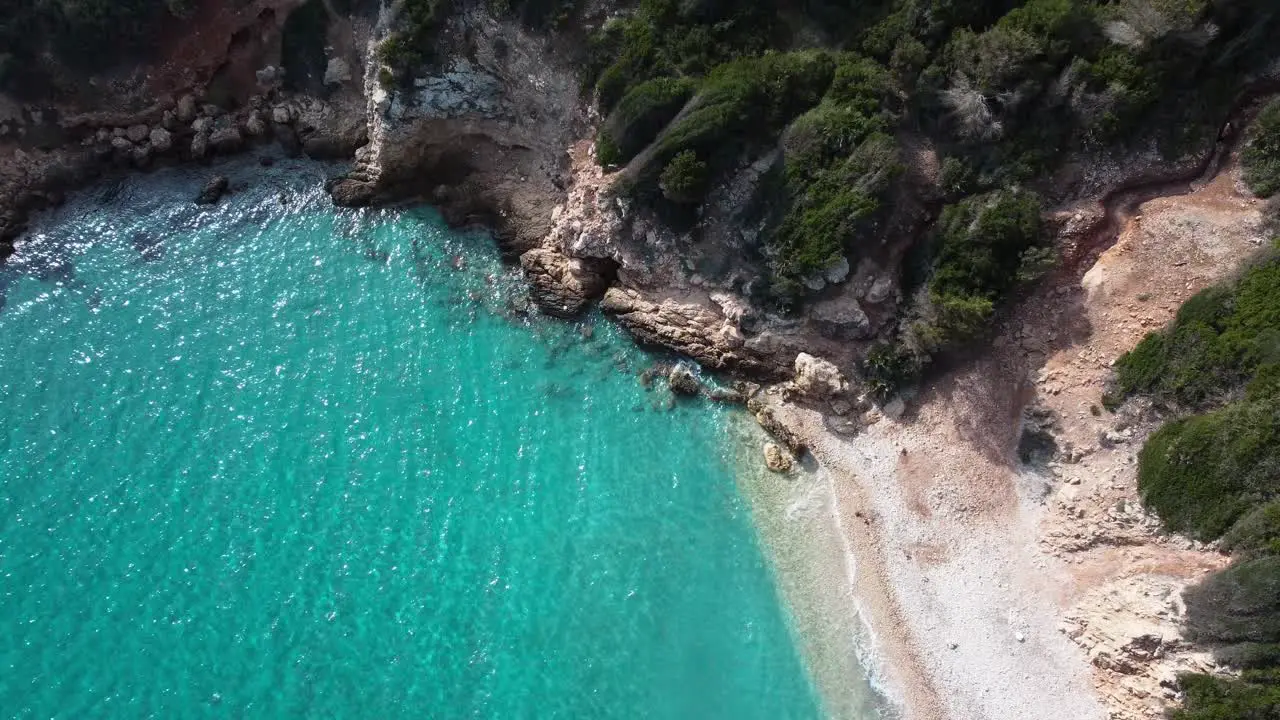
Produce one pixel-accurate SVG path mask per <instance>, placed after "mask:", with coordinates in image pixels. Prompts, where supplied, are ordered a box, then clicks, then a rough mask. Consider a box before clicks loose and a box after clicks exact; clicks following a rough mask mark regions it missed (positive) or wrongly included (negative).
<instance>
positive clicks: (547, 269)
mask: <svg viewBox="0 0 1280 720" xmlns="http://www.w3.org/2000/svg"><path fill="white" fill-rule="evenodd" d="M520 266H521V267H522V268H523V269H524V273H525V277H527V278H528V280H529V284H530V285H531V291H532V294H533V300H534V302H536V303H538V306H539V307H540V308H542V311H543V312H545V313H547V314H548V315H553V316H555V317H560V318H571V317H574V316H576V315H578V314H579V313H581V312H582V311H583V310H585V309H586V308H587V306H588V305H589V304H590V303H591V302H592V301H594V300H596V299H597V298H599V297H600V296H601V295H603V294H604V291H605V289H606V288H607V287H609V282H610V280H611V279H612V278H613V274H614V272H615V269H616V267H615V265H614V263H613V262H612V261H611V260H600V259H595V258H571V257H568V256H566V255H564V254H562V253H560V252H557V251H555V250H551V249H548V248H534V249H532V250H528V251H526V252H525V253H524V254H523V255H521V256H520Z"/></svg>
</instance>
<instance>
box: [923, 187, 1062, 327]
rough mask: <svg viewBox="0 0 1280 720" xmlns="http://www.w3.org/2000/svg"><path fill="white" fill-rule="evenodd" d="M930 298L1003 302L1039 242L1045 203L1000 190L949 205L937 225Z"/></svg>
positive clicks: (1026, 195)
mask: <svg viewBox="0 0 1280 720" xmlns="http://www.w3.org/2000/svg"><path fill="white" fill-rule="evenodd" d="M937 232H938V234H939V240H940V243H939V246H938V257H937V261H936V263H935V265H934V272H933V277H932V279H931V280H930V281H929V292H930V294H932V295H934V296H937V297H948V296H949V297H974V298H981V299H985V300H988V301H991V302H999V301H1000V300H1001V299H1003V298H1004V297H1005V295H1006V294H1007V293H1008V292H1009V290H1011V289H1012V288H1013V287H1014V286H1015V285H1016V284H1017V275H1018V267H1019V266H1020V265H1021V263H1022V258H1023V255H1024V253H1026V251H1027V250H1028V249H1030V248H1031V247H1033V246H1035V245H1037V244H1038V243H1039V242H1040V240H1041V238H1040V199H1039V198H1038V197H1037V196H1036V195H1034V194H1033V193H1029V192H1026V191H1020V190H1001V191H998V192H994V193H989V194H987V195H980V196H976V197H972V198H968V199H966V200H963V201H961V202H959V203H956V204H953V205H948V206H947V207H945V208H944V209H943V211H942V216H941V218H940V219H939V220H938V228H937Z"/></svg>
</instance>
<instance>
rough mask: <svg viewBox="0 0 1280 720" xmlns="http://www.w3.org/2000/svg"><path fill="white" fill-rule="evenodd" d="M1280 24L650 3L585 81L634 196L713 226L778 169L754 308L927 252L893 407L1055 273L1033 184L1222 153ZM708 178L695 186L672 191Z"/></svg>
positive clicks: (1184, 17)
mask: <svg viewBox="0 0 1280 720" xmlns="http://www.w3.org/2000/svg"><path fill="white" fill-rule="evenodd" d="M1277 29H1280V9H1278V8H1277V7H1276V6H1275V4H1274V3H1272V2H1268V1H1267V0H1095V1H1092V2H1084V1H1080V0H974V1H973V2H965V3H959V2H955V1H954V0H881V1H880V2H871V3H851V2H839V1H832V2H816V3H806V4H804V5H800V6H796V5H794V4H789V3H781V2H773V1H770V0H724V1H723V2H717V3H711V2H705V0H703V1H695V2H675V0H641V1H640V3H639V6H638V7H637V8H636V10H635V11H634V12H632V13H630V14H628V15H623V16H621V17H617V18H614V19H611V20H609V21H608V22H607V23H605V24H604V26H603V27H601V28H600V29H599V30H598V31H597V32H596V33H595V34H594V35H593V37H592V38H591V41H590V43H589V50H588V52H587V57H586V60H585V66H586V69H585V71H584V74H585V76H586V81H587V83H588V84H589V86H590V87H591V88H592V89H593V90H594V92H595V96H596V99H597V102H598V105H599V108H600V110H601V111H602V112H603V113H605V115H606V121H605V123H604V125H603V127H602V129H601V133H600V136H599V138H598V150H599V153H598V157H599V159H600V161H601V163H602V164H604V165H606V166H622V165H626V168H625V170H623V173H624V174H623V179H624V181H623V182H621V183H619V185H618V187H619V189H620V190H621V191H623V192H627V193H630V194H632V195H634V196H635V197H637V198H639V199H640V200H641V201H642V202H646V203H652V204H654V205H655V206H656V207H657V208H658V209H659V210H661V209H662V206H663V205H664V204H672V203H673V204H676V205H681V206H684V207H685V208H686V209H687V210H694V211H696V210H697V209H698V208H699V207H700V206H701V205H702V204H703V203H705V202H709V200H708V197H710V198H714V197H715V195H714V194H710V195H708V193H710V191H711V190H712V189H714V188H717V187H720V185H721V184H722V183H724V182H725V181H727V180H728V179H730V178H731V177H733V176H734V174H735V173H738V172H739V171H741V170H742V168H744V167H746V166H747V165H750V164H754V163H756V162H757V161H759V160H761V159H768V158H774V157H776V158H777V161H776V162H774V164H773V168H774V169H773V172H772V173H771V174H770V176H769V178H768V181H767V182H766V183H764V185H763V187H762V188H761V190H760V191H759V192H758V200H759V202H761V204H762V205H763V208H761V210H760V211H759V213H758V219H759V222H760V225H761V228H762V232H761V233H760V235H759V243H758V247H757V251H758V252H759V256H760V260H761V264H762V266H763V267H765V268H767V269H768V273H769V277H768V280H769V282H768V283H767V285H765V286H764V287H765V290H764V292H765V295H764V296H763V297H761V298H758V299H762V300H766V301H772V302H773V303H775V304H776V305H778V306H780V307H781V308H783V309H785V308H788V307H790V308H794V307H798V306H799V305H801V304H803V303H804V302H805V300H806V299H807V296H808V294H809V292H810V291H809V290H808V289H807V288H808V286H810V285H814V286H819V285H821V283H816V285H815V284H814V283H813V282H812V279H813V278H816V277H819V276H820V275H821V274H822V273H823V272H824V271H825V270H827V269H828V268H831V267H833V266H835V265H837V264H839V263H840V262H841V261H842V260H847V261H848V262H849V263H850V264H851V265H854V264H856V263H857V262H858V261H859V260H860V259H861V258H862V257H865V256H869V255H872V254H874V253H876V252H878V251H880V249H881V248H883V247H884V246H885V245H886V244H887V243H891V242H897V243H902V242H906V243H914V244H916V245H917V246H918V247H917V248H916V250H915V251H914V252H913V253H911V254H910V257H911V258H913V259H914V265H915V267H913V268H909V271H910V272H909V273H908V274H909V276H910V277H909V278H908V280H909V281H910V282H909V283H908V285H910V286H911V287H912V288H913V289H916V290H917V292H915V293H914V294H913V300H912V303H911V306H910V307H908V308H906V309H905V311H904V312H903V313H902V320H901V322H900V323H899V326H898V333H897V334H896V335H895V336H894V337H892V338H890V339H889V340H888V341H886V342H885V343H884V344H882V345H880V346H877V347H875V348H874V349H873V351H872V352H871V354H870V355H869V356H868V359H867V364H866V370H867V374H868V375H869V376H870V379H871V381H872V383H873V384H874V385H876V386H877V387H879V388H880V389H881V390H882V391H883V392H884V393H891V392H893V391H894V390H895V389H896V388H898V387H900V386H901V385H902V384H904V383H909V382H910V381H911V380H912V379H913V378H914V377H916V376H917V375H918V374H919V372H920V371H921V369H922V368H923V367H924V366H926V365H927V364H928V363H929V361H930V360H931V358H932V357H933V356H935V355H936V354H938V353H940V352H946V351H947V349H948V348H951V347H954V346H956V345H957V344H959V343H963V342H965V341H966V340H967V339H970V338H972V337H974V336H976V335H978V334H980V333H982V332H983V331H984V330H985V328H986V326H988V325H989V324H990V319H991V318H992V316H993V315H994V314H995V313H996V312H997V311H998V308H999V307H1000V305H1001V303H1002V302H1004V301H1006V300H1007V299H1008V298H1009V297H1010V296H1011V295H1012V294H1013V293H1014V292H1015V291H1016V290H1017V286H1018V284H1019V283H1020V282H1023V281H1026V280H1028V279H1031V278H1034V277H1036V276H1037V275H1039V274H1042V273H1043V272H1044V271H1045V270H1046V269H1048V268H1049V267H1051V266H1052V264H1053V263H1054V260H1055V258H1054V256H1053V254H1052V252H1051V251H1050V250H1049V249H1048V248H1046V247H1044V243H1043V238H1041V236H1040V227H1039V221H1038V214H1039V211H1040V209H1041V202H1042V201H1041V200H1040V199H1039V198H1038V196H1037V195H1036V194H1035V193H1033V192H1031V191H1030V190H1028V189H1026V188H1028V187H1037V183H1039V182H1040V181H1042V179H1043V178H1044V177H1045V176H1046V174H1047V173H1049V172H1051V171H1053V170H1054V169H1055V168H1056V167H1057V165H1058V164H1059V163H1060V161H1061V160H1062V158H1063V157H1064V156H1065V155H1066V153H1067V152H1069V151H1085V152H1089V151H1099V150H1106V149H1111V148H1120V149H1123V147H1125V146H1129V145H1138V144H1141V143H1146V142H1148V141H1149V140H1150V139H1151V138H1153V137H1154V138H1155V139H1156V140H1157V141H1158V142H1159V144H1160V147H1161V148H1163V149H1164V150H1165V151H1166V153H1167V154H1169V155H1179V154H1182V153H1184V152H1186V151H1188V150H1191V149H1196V150H1200V149H1203V148H1205V147H1207V145H1208V143H1210V142H1211V141H1212V139H1213V137H1214V135H1213V133H1214V132H1215V131H1216V129H1217V127H1218V125H1219V124H1220V123H1221V122H1222V120H1223V119H1224V117H1225V113H1226V111H1227V109H1228V106H1229V105H1230V104H1231V100H1232V98H1233V97H1234V96H1235V95H1236V94H1237V93H1238V92H1239V91H1240V89H1241V88H1242V87H1243V84H1244V80H1245V78H1246V77H1247V76H1249V75H1250V74H1251V73H1256V72H1257V71H1258V70H1259V69H1260V68H1263V67H1265V66H1266V65H1267V64H1268V63H1269V62H1271V61H1272V60H1274V59H1275V57H1276V56H1277V55H1280V48H1277V47H1276V46H1275V45H1274V44H1273V43H1271V42H1269V38H1270V37H1273V35H1274V32H1275V31H1276V30H1277ZM912 137H915V138H920V137H923V138H927V140H928V142H929V143H930V144H931V145H932V146H933V147H934V148H936V149H937V150H938V152H939V155H940V160H941V173H940V177H939V178H938V179H937V183H936V184H934V185H932V186H925V185H923V184H921V182H920V181H919V180H918V179H913V176H912V174H911V173H910V172H909V171H910V170H911V168H910V166H909V162H908V160H907V156H906V155H905V154H904V152H903V148H902V143H903V142H904V141H905V140H908V139H910V138H912ZM1264 142H1265V141H1263V140H1261V139H1259V140H1256V141H1255V144H1256V145H1259V146H1261V145H1262V144H1263V143H1264ZM677 157H679V158H680V160H679V161H678V162H676V158H677ZM671 163H676V165H675V166H674V167H669V165H670V164H671ZM691 168H694V169H697V172H696V173H694V175H695V176H696V179H697V180H698V182H696V183H684V184H683V185H682V186H681V188H682V189H681V191H680V192H676V193H671V192H666V191H665V190H664V187H670V186H671V183H665V184H664V183H663V182H662V180H663V178H664V177H666V178H668V179H673V178H675V177H677V176H678V175H680V174H681V173H684V172H686V171H687V170H689V169H691ZM904 197H905V198H911V199H912V200H911V201H913V202H918V203H921V204H923V205H925V206H932V207H934V208H937V209H938V212H937V217H939V218H940V220H939V221H938V222H937V223H936V224H935V225H936V227H934V228H933V229H932V230H928V231H926V232H925V233H923V234H922V235H917V234H915V233H905V234H903V229H904V226H902V225H901V224H899V223H897V222H896V221H895V216H894V212H895V210H896V209H897V208H895V207H894V202H893V201H891V198H899V199H901V198H904ZM710 201H711V202H714V200H710ZM681 216H682V217H686V218H690V217H692V218H696V217H698V216H699V215H698V213H697V212H692V213H690V212H688V211H686V212H685V213H684V214H683V215H681ZM694 227H695V228H696V222H695V224H694ZM904 235H905V236H904Z"/></svg>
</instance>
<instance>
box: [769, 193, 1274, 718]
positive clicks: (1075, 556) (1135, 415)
mask: <svg viewBox="0 0 1280 720" xmlns="http://www.w3.org/2000/svg"><path fill="white" fill-rule="evenodd" d="M1260 237H1261V231H1260V229H1259V213H1258V207H1257V202H1256V201H1255V200H1253V199H1252V198H1249V197H1248V196H1247V194H1245V193H1242V192H1241V191H1240V189H1239V187H1238V183H1237V179H1236V174H1235V173H1234V172H1228V173H1223V174H1222V175H1221V176H1219V178H1218V179H1216V180H1214V181H1213V182H1211V183H1209V184H1208V185H1207V186H1205V187H1202V188H1200V189H1198V190H1197V191H1196V192H1194V193H1193V194H1191V195H1188V196H1183V197H1179V198H1164V199H1159V200H1154V201H1152V202H1150V203H1147V204H1145V205H1144V206H1143V207H1142V208H1141V213H1140V215H1139V216H1138V217H1137V218H1136V219H1135V220H1133V221H1132V222H1130V224H1129V226H1128V227H1126V228H1125V230H1124V232H1123V233H1122V234H1121V236H1120V238H1119V239H1118V240H1117V242H1116V243H1115V245H1114V246H1113V247H1112V248H1110V249H1109V250H1107V251H1106V252H1105V253H1104V254H1103V255H1102V257H1101V258H1099V260H1098V261H1097V263H1096V264H1095V265H1094V266H1093V267H1092V268H1090V269H1089V270H1088V271H1087V272H1085V273H1084V274H1083V277H1080V276H1075V277H1063V278H1060V279H1058V280H1057V281H1056V282H1050V283H1046V284H1045V286H1044V287H1043V288H1041V289H1040V291H1038V293H1037V295H1036V296H1035V297H1032V298H1029V299H1028V300H1026V301H1025V302H1024V303H1023V304H1022V306H1021V308H1020V309H1019V310H1018V311H1016V312H1015V313H1014V314H1013V316H1012V317H1010V318H1009V319H1008V320H1007V321H1006V322H1004V323H1003V325H1002V327H1001V329H1000V330H999V332H998V333H997V337H996V339H995V341H994V342H993V346H992V349H991V351H990V352H989V353H987V354H986V356H984V357H983V358H981V359H979V360H977V361H975V362H972V363H969V364H967V365H965V366H962V367H960V368H957V369H956V370H954V371H952V372H951V373H949V374H948V375H946V376H944V377H942V378H940V379H938V380H937V381H936V382H934V383H933V384H932V385H930V386H929V387H927V388H925V389H924V390H923V391H922V393H921V395H920V396H919V397H918V398H917V399H916V400H915V401H913V402H912V403H911V406H910V408H909V410H908V413H907V415H906V416H905V417H904V418H902V419H901V420H900V421H895V420H890V419H887V418H879V417H877V416H876V415H875V414H874V413H873V414H872V415H871V416H870V417H868V418H864V420H868V421H871V422H870V424H869V425H868V426H867V427H865V428H864V429H862V430H861V431H860V432H858V433H857V434H854V435H847V436H846V435H841V434H838V433H837V432H835V431H834V430H833V429H832V428H830V427H829V426H828V422H827V420H826V419H825V418H824V416H823V413H822V412H820V411H819V410H817V409H809V408H804V407H798V406H796V405H794V404H788V403H783V402H782V401H781V398H780V397H779V396H774V397H773V398H772V399H773V402H771V403H770V404H772V405H774V407H775V411H776V413H777V414H778V415H779V417H780V419H782V420H783V421H784V422H786V423H787V424H788V425H790V426H791V427H793V428H794V429H795V430H796V431H797V432H798V433H799V434H800V435H802V436H803V437H804V438H805V439H806V440H807V441H808V444H809V446H810V448H811V452H812V455H813V458H814V459H816V461H817V463H818V464H820V466H821V468H822V471H823V472H820V473H818V474H816V475H814V476H813V478H822V480H813V479H799V480H797V479H794V478H793V479H790V480H781V481H780V480H778V479H777V476H774V480H773V483H774V484H775V485H777V484H781V485H784V486H785V487H788V488H790V490H788V491H775V493H782V494H783V496H784V499H783V500H781V501H780V500H777V499H776V498H775V500H774V501H773V502H772V504H773V505H778V504H779V503H780V502H781V504H782V505H784V506H787V507H790V508H792V509H791V511H790V512H791V514H792V515H795V514H796V513H797V512H800V511H799V510H796V508H804V507H808V506H812V507H816V508H821V512H817V511H814V515H815V516H817V515H822V516H824V517H825V518H826V519H825V520H824V523H825V524H823V525H821V527H823V528H825V529H826V530H827V531H830V532H834V533H836V534H837V535H839V536H840V537H841V538H843V542H839V541H837V542H835V543H834V547H837V548H842V550H841V552H844V554H845V555H846V556H849V555H852V557H853V558H854V561H853V562H852V563H849V564H847V566H846V568H845V570H844V572H843V574H841V573H840V572H838V568H836V567H835V566H834V564H833V562H832V561H831V560H830V558H828V560H826V561H825V564H822V565H821V566H822V567H824V568H826V569H825V570H823V571H818V572H817V573H816V574H815V573H814V571H809V575H808V577H809V581H814V580H815V579H816V580H817V582H819V584H820V585H825V586H827V587H837V588H839V587H842V588H844V589H845V590H846V591H847V592H848V593H849V597H848V598H847V599H846V600H844V601H843V602H844V603H845V606H846V607H849V606H852V607H855V608H856V610H855V611H853V612H856V613H857V615H858V617H859V621H860V622H861V623H865V624H866V625H868V626H869V627H870V628H871V630H870V632H869V633H867V632H866V631H864V635H865V637H866V638H867V640H866V641H865V647H866V648H869V650H870V652H871V654H872V655H873V656H874V659H872V660H869V661H867V662H869V663H870V664H871V666H872V668H873V671H874V673H875V675H876V676H877V677H878V679H879V681H880V682H881V683H882V685H883V686H884V688H885V692H886V693H887V695H888V696H889V697H890V698H891V699H892V700H893V702H894V704H895V705H897V706H899V708H900V710H901V712H902V714H903V715H904V716H905V717H907V718H919V719H922V720H941V719H942V718H947V719H948V720H951V719H955V720H969V719H972V720H1001V719H1004V718H1008V719H1010V720H1028V719H1031V718H1062V719H1068V720H1091V719H1093V718H1111V719H1115V720H1136V719H1138V718H1157V717H1161V716H1162V715H1163V712H1164V710H1165V709H1166V708H1167V707H1168V704H1169V703H1170V702H1172V701H1174V700H1176V685H1175V683H1174V682H1173V678H1174V676H1175V674H1176V673H1177V672H1180V671H1186V670H1205V669H1208V668H1209V667H1210V665H1209V663H1208V657H1207V655H1206V654H1205V653H1204V652H1203V651H1201V650H1199V649H1197V648H1194V647H1191V646H1190V645H1188V644H1187V643H1185V642H1183V641H1182V639H1181V635H1180V617H1181V612H1182V608H1181V602H1180V595H1181V591H1182V589H1183V588H1184V587H1186V586H1187V585H1188V584H1190V583H1193V582H1195V581H1196V580H1198V579H1199V578H1200V577H1202V576H1203V574H1204V573H1206V572H1208V571H1210V570H1212V569H1214V568H1216V567H1219V566H1221V564H1222V563H1223V562H1224V560H1223V558H1222V556H1220V555H1218V554H1217V553H1213V552H1209V551H1206V550H1205V549H1203V548H1201V547H1198V546H1196V545H1195V544H1194V543H1191V542H1189V541H1187V540H1185V539H1183V538H1178V537H1171V536H1167V535H1163V534H1161V533H1160V531H1159V523H1158V521H1157V520H1156V519H1155V518H1152V517H1151V516H1149V515H1147V514H1146V513H1145V512H1144V511H1143V510H1142V508H1141V506H1140V504H1139V503H1138V501H1137V489H1136V462H1135V460H1136V452H1137V450H1138V449H1139V448H1140V447H1141V440H1142V438H1144V437H1145V435H1146V434H1147V433H1148V432H1150V431H1151V430H1152V429H1153V428H1154V427H1156V426H1157V425H1158V422H1159V419H1158V418H1155V417H1150V416H1149V415H1144V414H1143V413H1141V412H1139V410H1137V409H1135V408H1133V407H1130V408H1127V409H1126V410H1125V411H1124V412H1121V413H1120V414H1118V415H1111V414H1110V413H1106V412H1103V411H1101V410H1100V408H1099V407H1098V406H1099V405H1100V398H1101V394H1102V391H1103V388H1104V385H1105V382H1106V381H1107V378H1108V377H1109V376H1110V372H1111V370H1110V366H1111V363H1112V362H1113V361H1114V360H1115V358H1116V357H1118V356H1119V355H1120V354H1121V353H1123V352H1124V351H1126V350H1128V349H1129V348H1132V347H1133V346H1134V345H1135V344H1136V343H1137V342H1138V340H1140V339H1141V337H1142V336H1143V335H1144V334H1145V333H1146V332H1148V331H1150V330H1152V329H1155V328H1158V327H1160V326H1162V325H1163V324H1164V323H1166V322H1167V321H1168V320H1169V319H1170V318H1171V317H1172V315H1173V313H1174V312H1176V309H1177V307H1178V306H1179V305H1180V304H1181V303H1182V302H1183V301H1185V300H1186V299H1187V298H1188V297H1190V296H1191V295H1192V294H1194V293H1195V292H1196V291H1198V290H1199V289H1201V288H1203V287H1205V286H1206V285H1209V284H1211V283H1213V282H1216V281H1218V280H1221V279H1223V278H1224V277H1226V276H1229V275H1230V274H1231V273H1232V272H1234V271H1235V269H1236V268H1238V267H1239V266H1240V265H1241V264H1242V263H1243V262H1245V261H1246V259H1247V258H1248V257H1249V256H1250V255H1251V254H1252V253H1253V252H1255V251H1256V250H1257V248H1258V247H1259V245H1260V243H1261V240H1260ZM771 392H772V391H771ZM1028 407H1035V408H1037V411H1038V415H1039V417H1040V418H1041V420H1042V422H1043V423H1044V424H1046V425H1047V426H1048V427H1050V428H1051V433H1052V435H1053V437H1054V439H1055V441H1056V443H1057V448H1056V453H1055V454H1054V457H1053V459H1052V460H1051V461H1049V462H1047V463H1041V464H1039V465H1036V466H1034V467H1029V466H1026V465H1023V464H1022V463H1021V462H1020V461H1019V458H1018V443H1019V439H1020V437H1021V435H1022V431H1023V426H1024V417H1025V415H1024V411H1025V410H1026V409H1027V408H1028ZM757 462H758V460H757ZM824 488H825V489H824ZM786 492H791V493H792V494H793V497H791V499H790V500H786V499H785V494H786ZM805 492H807V493H809V500H807V501H803V502H801V501H798V500H797V499H796V497H794V495H795V494H797V493H799V494H803V493H805ZM755 494H756V495H757V496H760V495H761V493H760V492H758V491H757V492H756V493H755ZM788 503H789V505H788ZM806 503H808V505H806ZM766 504H769V503H766ZM757 514H760V511H759V510H757ZM770 522H771V521H769V520H768V519H767V518H766V520H765V521H764V522H763V525H764V526H765V527H766V528H767V527H768V525H769V523H770ZM815 527H817V526H815ZM791 532H792V533H793V534H794V533H795V532H799V531H798V530H793V531H791ZM775 534H776V533H775ZM765 535H766V541H768V542H770V543H774V542H778V540H777V538H770V537H769V535H770V531H767V530H766V532H765ZM835 552H836V551H835V550H831V551H829V553H828V554H831V553H835ZM797 557H799V556H797ZM783 564H785V561H784V563H783ZM787 573H788V571H786V570H783V571H782V572H780V574H782V575H783V576H784V580H783V585H784V594H788V595H789V597H788V601H789V602H791V603H793V605H794V604H795V603H796V602H797V600H796V599H795V597H794V596H795V590H787V588H786V585H787V583H788V582H789V581H788V580H786V579H785V576H786V575H787ZM792 575H794V577H795V578H796V579H798V580H794V581H800V580H803V578H805V577H806V575H805V573H796V572H792ZM800 602H801V603H803V602H804V600H803V599H801V601H800ZM800 615H801V616H803V615H804V612H803V611H802V612H801V613H800ZM810 615H812V616H814V617H820V614H813V613H810ZM798 622H799V623H800V624H801V625H803V624H804V621H803V619H802V620H799V621H798ZM806 652H807V653H808V654H809V655H810V656H811V657H813V656H814V654H815V653H819V654H820V653H821V652H822V650H821V649H819V650H814V649H813V648H806ZM812 662H813V661H811V663H812ZM815 664H816V665H817V666H818V667H819V670H818V671H817V672H816V674H817V675H818V676H819V684H820V685H828V686H829V685H831V684H832V681H830V680H823V679H822V672H823V671H822V670H821V665H822V662H821V661H819V662H817V663H815ZM830 672H839V671H838V670H832V671H830ZM824 692H825V691H824ZM854 716H855V717H856V715H854Z"/></svg>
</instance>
